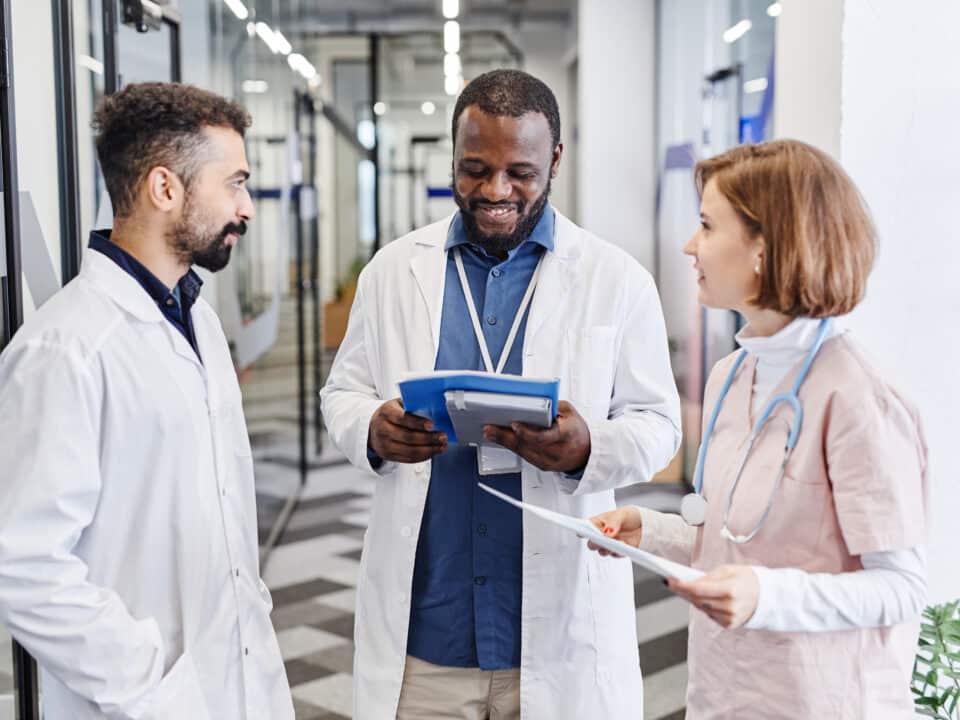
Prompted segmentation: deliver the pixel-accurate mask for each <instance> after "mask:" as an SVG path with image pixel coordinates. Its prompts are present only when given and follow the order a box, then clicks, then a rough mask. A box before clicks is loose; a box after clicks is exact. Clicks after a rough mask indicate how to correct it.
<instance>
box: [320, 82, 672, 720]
mask: <svg viewBox="0 0 960 720" xmlns="http://www.w3.org/2000/svg"><path fill="white" fill-rule="evenodd" d="M452 132H453V138H454V150H453V191H454V197H455V199H456V202H457V206H458V208H459V210H458V212H456V213H455V214H454V215H452V216H451V217H449V218H447V219H445V220H443V221H442V222H440V223H437V224H434V225H431V226H429V227H426V228H423V229H421V230H417V231H415V232H413V233H411V234H410V235H407V236H406V237H403V238H400V239H399V240H397V241H395V242H393V243H391V244H390V245H388V246H387V247H385V248H384V249H383V250H381V251H380V253H378V255H377V256H376V257H375V258H374V259H373V261H372V262H371V263H370V265H369V266H368V267H367V268H366V269H365V270H364V272H363V273H362V274H361V277H360V282H359V287H358V290H357V295H356V299H355V300H354V306H353V309H352V311H351V316H350V323H349V327H348V330H347V335H346V338H345V339H344V342H343V345H342V346H341V348H340V352H339V353H338V355H337V358H336V360H335V362H334V365H333V369H332V371H331V374H330V378H329V381H328V383H327V386H326V387H325V388H324V390H323V411H324V416H325V418H326V422H327V426H328V428H329V430H330V433H331V435H332V437H333V439H334V441H335V442H336V444H337V445H338V447H340V448H341V449H342V450H343V451H344V452H345V453H346V454H347V455H348V457H349V458H350V460H351V461H352V462H353V463H354V464H356V465H358V466H360V467H363V468H366V469H368V470H370V471H371V472H373V473H376V474H377V475H379V477H380V479H379V481H378V482H377V485H376V492H375V497H374V505H373V512H372V516H371V519H370V526H369V530H368V531H367V536H366V540H365V544H364V550H363V558H362V561H361V568H362V569H361V577H360V581H359V585H358V590H357V623H356V659H355V664H354V669H355V675H354V677H355V681H354V682H355V685H354V717H357V718H387V717H397V718H399V720H413V719H419V718H423V719H427V718H431V719H432V718H471V719H473V718H477V719H480V718H491V719H494V718H495V719H497V720H505V719H508V718H520V717H523V718H526V719H527V720H541V719H542V718H556V719H561V720H562V719H564V718H581V717H587V716H591V717H594V716H596V717H604V716H606V717H620V716H627V715H629V716H630V717H641V716H642V713H643V702H642V698H643V692H642V683H641V678H640V670H639V667H638V658H637V642H636V627H635V624H636V620H635V614H634V610H633V606H632V603H631V601H630V598H631V597H632V592H631V587H632V572H631V567H630V564H629V563H627V562H623V563H602V562H598V558H597V557H596V556H595V555H594V554H593V553H590V552H589V551H588V550H587V549H586V546H585V544H584V543H582V542H579V541H578V540H577V538H576V537H574V536H573V535H567V534H564V533H563V531H561V530H559V529H557V528H555V527H553V526H547V525H545V524H543V523H539V522H538V521H537V520H535V519H531V520H530V521H529V522H527V521H525V519H524V518H523V517H522V516H521V514H520V513H519V512H518V511H517V510H515V509H514V508H512V507H510V506H508V505H506V504H505V503H502V502H501V501H499V500H497V499H496V498H494V497H492V496H490V495H488V494H487V493H485V492H483V491H481V490H480V489H479V488H478V487H477V482H478V480H479V475H478V470H477V450H476V449H475V448H471V447H463V446H460V445H456V444H451V443H449V442H448V440H447V438H446V437H444V436H443V435H442V434H440V433H437V432H435V431H433V430H432V428H431V427H430V425H429V423H428V422H427V421H425V420H423V419H422V418H418V417H415V416H412V415H409V414H405V413H404V410H403V407H402V405H401V403H400V400H399V399H398V398H397V395H398V392H397V384H398V382H399V381H400V380H402V379H403V377H404V375H405V374H406V373H408V372H411V371H413V372H424V371H429V370H434V369H436V370H492V369H493V368H490V367H487V363H486V360H485V359H484V353H483V352H482V351H481V347H482V346H486V347H487V348H488V351H489V352H488V353H487V354H488V355H489V356H490V358H491V360H492V364H493V365H494V366H497V365H498V364H499V362H502V363H503V372H506V373H511V374H516V375H521V374H522V375H527V376H534V377H558V378H560V381H561V386H560V393H561V398H563V400H562V401H561V402H560V405H559V408H558V410H559V416H558V418H557V421H556V422H555V423H554V425H553V426H552V427H551V428H548V429H545V430H537V429H534V428H529V427H524V426H522V425H516V426H515V427H511V428H494V427H488V428H486V437H487V440H488V442H489V443H490V444H491V445H499V446H502V447H504V448H507V449H508V450H509V451H511V452H512V453H513V454H514V456H515V457H513V460H512V462H511V463H505V464H504V467H503V469H504V472H502V473H501V474H498V475H492V476H486V477H485V478H484V480H485V482H487V483H489V484H491V485H492V486H494V487H495V488H498V489H500V490H502V491H503V492H506V493H508V494H510V495H512V496H513V497H517V498H521V497H522V498H523V499H524V500H528V501H531V502H534V503H536V504H539V505H542V506H546V507H549V508H552V509H555V510H559V511H561V512H565V513H569V514H573V515H579V516H581V517H587V516H589V515H591V514H592V513H594V512H595V509H597V508H605V509H609V508H612V507H613V506H614V497H613V490H614V488H616V487H620V486H623V485H628V484H631V483H636V482H644V481H646V480H649V479H650V478H651V477H652V476H653V474H654V473H655V472H656V471H657V470H659V469H660V468H662V467H663V466H665V465H666V464H667V463H668V462H669V461H670V459H671V458H672V457H673V455H674V453H675V452H676V449H677V447H678V445H679V440H680V430H679V428H680V418H679V415H680V413H679V401H678V398H677V392H676V387H675V386H674V383H673V377H672V374H671V372H670V365H669V359H668V354H667V343H666V333H665V331H664V325H663V317H662V315H661V311H660V305H659V301H658V298H657V292H656V288H655V287H654V284H653V281H652V279H651V277H650V275H649V274H648V273H647V272H646V271H645V270H644V269H643V268H641V267H640V265H638V264H637V262H636V261H635V260H634V259H633V258H631V257H629V256H628V255H627V254H625V253H624V252H622V251H621V250H619V249H617V248H615V247H613V246H612V245H610V244H608V243H606V242H604V241H602V240H600V239H598V238H596V237H594V236H593V235H591V234H589V233H588V232H586V231H584V230H582V229H581V228H578V227H577V226H576V225H574V224H573V223H572V222H571V221H570V220H568V219H566V218H565V217H563V216H562V215H561V214H560V213H558V212H557V211H556V210H555V209H554V208H553V207H552V206H551V205H550V202H549V196H550V183H551V180H552V179H553V178H554V177H555V176H556V175H557V173H558V172H559V169H560V160H561V157H562V155H563V145H562V144H561V142H560V117H559V112H558V109H557V102H556V100H555V98H554V96H553V93H552V92H551V91H550V89H549V88H548V87H547V86H546V85H544V84H543V83H542V82H540V81H539V80H537V79H536V78H534V77H532V76H530V75H528V74H526V73H523V72H520V71H516V70H497V71H494V72H490V73H487V74H485V75H481V76H480V77H478V78H476V79H474V80H473V81H472V82H471V83H470V84H469V85H468V86H467V88H466V89H465V90H464V92H463V94H462V95H461V96H460V98H459V99H458V100H457V104H456V107H455V110H454V114H453V128H452ZM531 294H532V302H531V303H529V304H528V303H527V302H525V297H529V296H530V295H531ZM468 297H469V298H472V302H473V306H474V308H475V309H476V319H477V321H478V322H477V323H474V322H473V320H472V319H471V310H470V307H469V303H468V301H467V298H468ZM513 331H515V332H513ZM511 337H513V338H515V339H514V340H511ZM498 361H499V362H498Z"/></svg>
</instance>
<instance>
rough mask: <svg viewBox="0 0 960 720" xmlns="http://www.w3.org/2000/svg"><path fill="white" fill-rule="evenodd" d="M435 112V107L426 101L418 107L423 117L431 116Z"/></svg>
mask: <svg viewBox="0 0 960 720" xmlns="http://www.w3.org/2000/svg"><path fill="white" fill-rule="evenodd" d="M436 111H437V106H436V105H434V104H433V103H432V102H430V101H429V100H427V101H426V102H424V103H423V105H421V106H420V112H422V113H423V114H424V115H433V114H434V113H435V112H436Z"/></svg>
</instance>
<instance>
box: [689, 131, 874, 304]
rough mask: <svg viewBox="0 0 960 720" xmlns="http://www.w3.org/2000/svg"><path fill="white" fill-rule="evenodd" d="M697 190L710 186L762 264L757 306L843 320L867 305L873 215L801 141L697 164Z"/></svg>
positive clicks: (849, 184) (747, 148)
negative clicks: (757, 241) (757, 246)
mask: <svg viewBox="0 0 960 720" xmlns="http://www.w3.org/2000/svg"><path fill="white" fill-rule="evenodd" d="M694 178H695V181H696V186H697V192H698V193H699V194H700V195H701V196H702V195H703V189H704V188H705V187H706V185H707V183H709V182H710V181H711V180H713V181H716V187H717V190H718V191H719V192H720V194H721V195H723V196H724V197H725V198H726V199H727V201H728V202H729V203H730V204H731V205H732V206H733V208H734V210H736V212H737V215H739V216H740V219H741V220H743V222H744V224H745V225H746V227H747V231H748V232H749V233H750V235H751V236H753V237H757V236H762V238H763V246H764V253H765V261H764V263H763V267H762V269H761V271H760V290H759V292H758V293H757V295H756V297H754V298H753V300H752V302H753V304H754V305H756V306H757V307H760V308H762V309H764V310H774V311H776V312H780V313H783V314H784V315H788V316H790V317H811V318H825V317H833V316H835V315H844V314H846V313H848V312H850V311H851V310H853V308H854V307H856V306H857V304H858V303H859V302H860V301H861V300H862V299H863V295H864V293H865V292H866V286H867V276H868V275H869V274H870V270H871V268H872V267H873V259H874V256H875V254H876V231H875V229H874V226H873V221H872V220H871V218H870V211H869V210H868V209H867V205H866V203H865V202H864V200H863V197H862V196H861V195H860V192H859V191H858V190H857V188H856V186H855V185H854V184H853V181H852V180H851V179H850V177H849V176H848V175H847V174H846V172H844V171H843V169H842V168H841V167H840V165H839V164H838V163H837V162H836V161H835V160H833V159H832V158H831V157H830V156H829V155H827V154H826V153H824V152H822V151H820V150H817V149H816V148H814V147H812V146H810V145H807V144H806V143H802V142H799V141H797V140H775V141H773V142H766V143H761V144H759V145H742V146H740V147H736V148H733V149H732V150H729V151H727V152H725V153H723V154H721V155H717V156H716V157H713V158H710V159H708V160H703V161H701V162H699V163H697V166H696V169H695V170H694Z"/></svg>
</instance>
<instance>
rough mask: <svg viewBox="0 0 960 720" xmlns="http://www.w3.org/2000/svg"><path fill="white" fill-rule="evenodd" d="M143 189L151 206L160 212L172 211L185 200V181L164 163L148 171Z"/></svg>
mask: <svg viewBox="0 0 960 720" xmlns="http://www.w3.org/2000/svg"><path fill="white" fill-rule="evenodd" d="M143 191H144V198H145V199H146V200H147V202H148V203H149V204H150V207H152V208H153V209H155V210H158V211H160V212H172V211H173V210H175V209H176V208H177V207H179V206H180V205H181V204H182V202H183V196H184V187H183V183H182V182H180V178H179V177H177V174H176V173H175V172H173V171H172V170H170V169H168V168H165V167H163V166H162V165H158V166H157V167H155V168H153V169H152V170H150V172H149V173H147V179H146V181H145V182H144V186H143Z"/></svg>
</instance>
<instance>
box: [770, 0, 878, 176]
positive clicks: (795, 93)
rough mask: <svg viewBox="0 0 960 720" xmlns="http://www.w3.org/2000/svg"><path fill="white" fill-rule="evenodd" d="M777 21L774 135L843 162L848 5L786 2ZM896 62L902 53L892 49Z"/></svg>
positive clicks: (825, 0)
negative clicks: (842, 65) (843, 43)
mask: <svg viewBox="0 0 960 720" xmlns="http://www.w3.org/2000/svg"><path fill="white" fill-rule="evenodd" d="M782 5H783V13H782V14H781V15H780V17H779V18H778V19H777V41H776V92H775V94H774V135H775V137H778V138H802V139H804V140H805V141H806V142H809V143H811V144H812V145H816V146H817V147H819V148H820V149H822V150H824V151H826V152H828V153H830V154H831V155H833V157H835V158H839V157H840V56H841V43H840V28H841V25H842V22H843V2H842V0H802V2H797V1H796V0H794V1H793V2H790V1H788V2H784V3H782ZM888 50H889V51H890V52H889V53H888V57H896V56H897V51H896V47H895V46H894V47H891V48H889V49H888Z"/></svg>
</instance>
